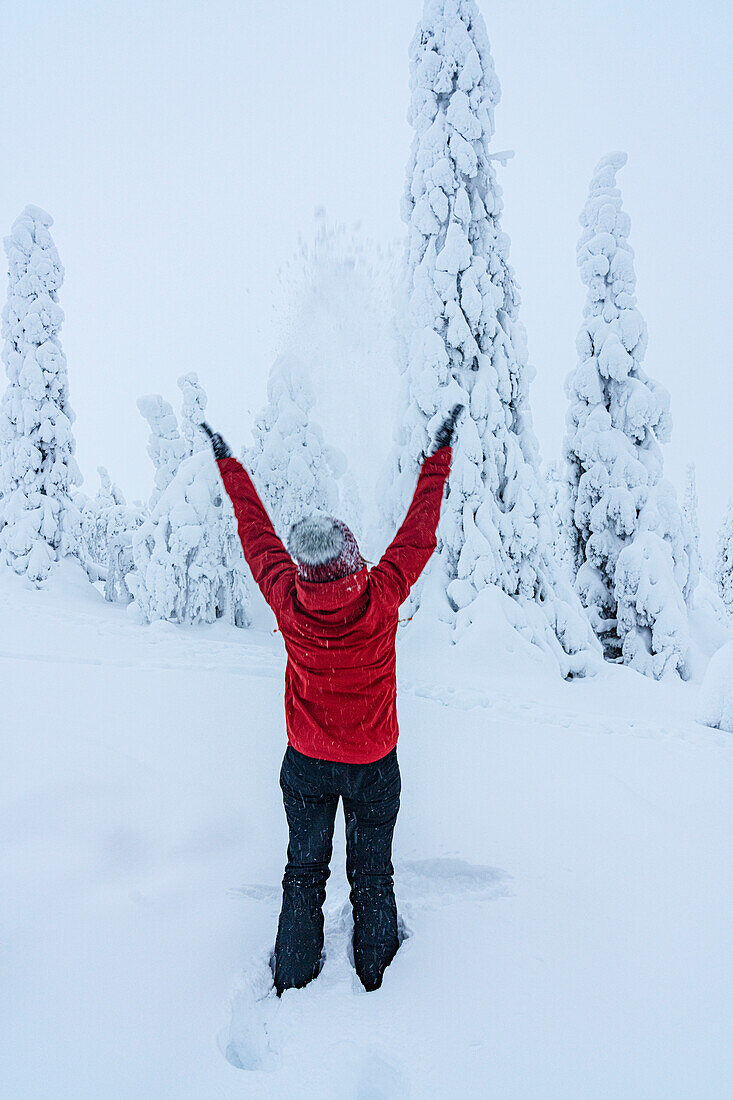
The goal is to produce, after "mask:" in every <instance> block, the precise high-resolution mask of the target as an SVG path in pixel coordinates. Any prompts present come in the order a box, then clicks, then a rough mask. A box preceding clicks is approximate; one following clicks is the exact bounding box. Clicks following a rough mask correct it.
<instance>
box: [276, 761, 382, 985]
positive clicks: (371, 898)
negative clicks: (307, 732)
mask: <svg viewBox="0 0 733 1100" xmlns="http://www.w3.org/2000/svg"><path fill="white" fill-rule="evenodd" d="M280 786H281V788H282V792H283V801H284V803H285V813H286V815H287V819H288V826H289V828H290V840H289V843H288V862H287V866H286V868H285V876H284V878H283V904H282V911H281V913H280V923H279V925H278V930H277V940H276V942H275V967H274V970H275V988H276V989H277V993H278V996H279V995H280V994H281V993H282V991H283V990H284V989H290V988H296V989H299V988H300V987H301V986H304V985H306V984H307V983H308V982H309V981H311V980H312V979H313V978H315V977H316V976H317V975H318V972H319V971H320V968H321V952H322V950H323V902H324V901H325V898H326V879H327V878H328V875H329V868H328V865H329V863H330V860H331V851H332V840H333V823H334V818H335V816H336V807H337V806H338V800H339V797H341V798H343V800H344V816H345V818H346V875H347V877H348V880H349V884H350V886H351V905H352V908H353V911H354V965H355V968H356V972H357V974H358V975H359V977H360V979H361V981H362V983H363V985H364V987H365V988H366V989H370V990H371V989H378V988H379V986H380V985H381V984H382V975H383V973H384V971H385V969H386V967H387V966H389V964H390V962H391V961H392V959H393V958H394V956H395V953H396V951H397V947H398V941H397V907H396V905H395V899H394V888H393V880H392V876H393V874H394V869H393V867H392V833H393V832H394V826H395V821H396V820H397V811H398V810H399V807H400V769H399V765H398V763H397V752H396V750H395V749H393V750H392V752H390V753H388V754H387V756H385V757H383V758H382V759H381V760H377V761H375V762H374V763H373V764H339V763H334V762H332V761H330V760H314V759H312V758H311V757H309V756H303V754H302V753H299V752H296V751H295V749H293V748H291V747H290V746H288V749H287V751H286V753H285V759H284V760H283V765H282V770H281V772H280Z"/></svg>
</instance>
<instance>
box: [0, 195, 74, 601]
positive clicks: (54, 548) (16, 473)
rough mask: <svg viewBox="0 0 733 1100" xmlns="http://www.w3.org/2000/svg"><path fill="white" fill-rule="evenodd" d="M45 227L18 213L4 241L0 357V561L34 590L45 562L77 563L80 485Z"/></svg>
mask: <svg viewBox="0 0 733 1100" xmlns="http://www.w3.org/2000/svg"><path fill="white" fill-rule="evenodd" d="M52 225H53V218H51V217H50V215H49V214H46V213H45V211H43V210H40V209H39V208H38V207H37V206H26V208H25V210H24V211H23V213H22V214H21V215H20V217H19V218H17V219H16V221H15V222H14V223H13V227H12V229H11V232H10V236H9V237H6V239H5V251H6V253H7V256H8V262H9V281H8V300H7V304H6V306H5V308H4V309H3V315H2V335H3V337H4V340H5V343H4V347H3V356H2V357H3V362H4V364H5V369H6V372H7V375H8V379H9V385H8V387H7V389H6V391H5V394H4V396H3V399H2V404H1V405H0V553H1V554H2V557H3V559H4V561H5V562H6V564H8V565H10V566H11V567H12V568H13V569H14V570H15V572H16V573H20V574H25V575H26V576H27V577H28V578H29V580H31V581H33V582H34V583H35V584H42V583H43V581H44V580H46V578H47V577H48V575H49V572H50V570H51V568H52V565H53V563H54V562H55V561H58V560H59V559H60V558H62V557H64V556H65V555H68V554H73V555H77V554H79V553H80V537H79V536H80V515H79V510H78V508H77V507H76V504H75V503H74V500H73V494H74V489H75V487H76V486H77V485H79V484H80V483H81V475H80V473H79V470H78V467H77V465H76V460H75V458H74V451H75V449H76V445H75V441H74V435H73V432H72V424H73V422H74V413H73V412H72V410H71V406H70V404H69V386H68V377H67V370H66V357H65V356H64V353H63V351H62V349H61V344H60V341H59V336H58V333H59V329H60V328H61V324H62V322H63V319H64V314H63V311H62V309H61V307H60V306H59V304H58V292H59V288H60V287H61V284H62V283H63V280H64V269H63V267H62V265H61V261H60V259H59V254H58V252H57V251H56V246H55V244H54V242H53V239H52V237H51V234H50V233H49V228H50V226H52Z"/></svg>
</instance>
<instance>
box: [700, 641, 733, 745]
mask: <svg viewBox="0 0 733 1100" xmlns="http://www.w3.org/2000/svg"><path fill="white" fill-rule="evenodd" d="M698 718H699V719H700V721H701V722H704V723H705V725H706V726H714V727H715V729H719V730H727V731H728V732H729V733H733V642H727V643H726V644H725V645H724V646H722V648H721V649H719V650H718V652H717V653H714V654H713V656H712V657H711V658H710V664H709V665H708V667H707V671H706V673H705V678H704V679H703V682H702V686H701V688H700V698H699V701H698Z"/></svg>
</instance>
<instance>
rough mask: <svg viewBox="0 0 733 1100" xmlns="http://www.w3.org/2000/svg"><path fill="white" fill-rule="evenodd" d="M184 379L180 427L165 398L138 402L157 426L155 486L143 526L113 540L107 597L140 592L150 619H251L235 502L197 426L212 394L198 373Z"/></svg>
mask: <svg viewBox="0 0 733 1100" xmlns="http://www.w3.org/2000/svg"><path fill="white" fill-rule="evenodd" d="M178 385H179V387H180V389H181V392H182V394H183V412H182V421H181V429H180V430H179V426H178V420H177V419H176V415H175V413H174V412H173V409H172V408H171V406H170V405H169V404H168V402H167V401H164V400H163V399H162V397H159V396H157V395H155V396H152V397H146V398H141V399H140V401H138V407H139V408H140V411H141V412H142V414H143V416H145V418H146V419H147V421H148V423H149V424H150V429H151V436H150V443H149V446H148V453H149V454H150V457H151V458H152V460H153V464H154V466H155V488H154V490H153V495H152V497H151V501H150V510H149V513H148V514H147V515H146V516H145V517H142V518H141V524H140V526H136V527H134V528H133V529H130V528H128V529H127V530H125V531H122V532H120V534H119V535H118V536H117V537H116V538H115V539H114V540H113V542H112V544H111V546H110V555H109V556H110V563H109V575H108V578H107V593H106V594H107V598H108V599H127V598H129V597H132V598H134V600H135V604H136V606H137V609H138V610H139V612H140V614H141V616H142V617H143V619H145V621H146V622H152V621H153V620H155V619H165V620H168V621H169V622H179V623H197V622H206V623H210V622H214V620H215V619H219V618H225V619H227V620H228V621H229V622H230V623H232V624H233V625H234V626H241V627H244V626H248V625H249V621H250V620H249V614H248V605H249V583H248V572H247V567H246V564H245V561H244V555H243V554H242V547H241V544H240V542H239V535H238V531H237V521H236V518H235V516H234V509H233V507H232V504H231V501H230V500H229V497H228V496H227V494H226V493H225V492H224V489H223V487H222V484H221V478H220V477H219V470H218V467H217V465H216V463H215V461H214V459H213V457H212V454H211V448H210V446H209V443H208V440H206V438H205V436H204V435H203V433H202V432H200V431H199V430H198V424H199V423H200V422H201V420H202V419H203V416H204V410H205V408H206V393H205V392H204V390H203V388H202V387H201V385H200V384H199V381H198V378H197V376H196V375H195V374H188V375H184V376H183V377H182V378H180V379H179V382H178ZM202 441H203V444H205V446H204V445H202Z"/></svg>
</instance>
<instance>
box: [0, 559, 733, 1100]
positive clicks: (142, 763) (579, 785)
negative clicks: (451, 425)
mask: <svg viewBox="0 0 733 1100" xmlns="http://www.w3.org/2000/svg"><path fill="white" fill-rule="evenodd" d="M258 599H259V598H258ZM254 613H255V618H256V628H255V629H253V630H236V629H235V628H233V627H229V626H225V625H223V624H217V625H216V626H213V627H190V628H185V627H176V626H172V625H168V624H163V623H157V624H153V625H152V626H148V627H142V626H140V625H138V624H137V623H136V622H135V621H134V619H133V617H132V616H131V615H130V614H129V613H128V612H126V611H125V610H124V608H121V607H116V606H110V605H108V604H105V603H104V602H103V601H102V599H101V596H100V595H99V594H98V592H97V591H96V589H94V588H93V587H92V586H90V585H89V584H88V582H87V581H86V579H85V578H84V577H83V576H82V575H81V574H80V573H79V572H78V571H77V569H76V567H73V566H70V565H67V564H64V565H62V567H60V568H59V570H58V571H57V573H56V574H55V575H54V577H53V579H52V582H51V584H50V586H49V588H48V589H47V590H45V591H41V592H35V591H31V590H29V589H28V588H26V587H25V585H24V584H23V583H22V582H21V581H20V580H19V579H18V578H16V577H14V576H11V575H9V573H8V572H7V571H4V572H3V573H2V574H0V621H1V622H2V641H1V642H0V658H1V663H0V676H1V677H2V679H1V680H0V690H2V699H3V718H4V721H3V729H4V734H5V736H4V752H3V768H2V773H1V775H0V785H1V789H2V810H1V811H0V814H1V820H2V837H3V844H2V868H1V870H0V873H1V874H2V882H3V893H4V905H3V907H2V910H1V913H0V921H1V929H2V931H1V936H2V956H3V971H4V973H3V977H2V990H3V996H2V1000H3V1009H4V1012H3V1021H2V1027H1V1028H0V1049H1V1051H2V1056H1V1062H2V1067H3V1068H2V1070H1V1071H0V1080H1V1081H2V1094H3V1095H4V1096H8V1097H13V1098H14V1100H21V1098H23V1100H25V1098H31V1097H32V1098H33V1100H63V1098H67V1097H69V1098H71V1097H73V1098H75V1100H76V1098H79V1097H90V1098H95V1100H96V1098H100V1100H108V1098H117V1097H124V1098H130V1100H132V1098H136V1100H137V1098H139V1097H155V1098H156V1100H164V1098H175V1100H183V1098H189V1097H190V1098H192V1100H194V1098H195V1100H209V1098H211V1100H220V1098H226V1097H230V1096H231V1097H241V1096H248V1097H250V1096H251V1097H263V1098H264V1097H275V1096H278V1097H279V1096H283V1097H284V1096H294V1095H305V1096H310V1095H314V1096H319V1097H342V1098H343V1097H407V1096H411V1097H419V1098H422V1097H431V1096H436V1097H445V1096H469V1095H471V1096H478V1095H482V1096H496V1097H502V1098H507V1097H522V1098H525V1097H527V1098H529V1097H531V1098H532V1100H537V1098H544V1097H548V1098H549V1097H552V1098H555V1097H557V1098H563V1100H566V1098H568V1097H601V1096H602V1097H619V1098H620V1097H623V1098H624V1100H633V1098H637V1097H638V1098H640V1100H641V1098H644V1100H650V1098H653V1097H660V1098H661V1097H664V1098H665V1100H667V1098H670V1097H693V1096H694V1097H705V1098H706V1100H713V1098H720V1100H724V1098H725V1100H727V1098H729V1097H730V1095H731V1094H732V1092H733V1053H732V1050H731V1044H730V1022H731V1007H732V1006H731V989H732V988H733V960H732V957H731V934H730V923H731V922H730V914H731V909H732V906H731V903H732V902H733V884H732V882H731V873H730V872H731V855H732V852H731V847H732V841H731V838H732V837H733V820H732V819H733V799H732V798H731V794H732V793H733V785H732V784H731V777H732V771H731V761H732V759H733V756H732V753H733V740H732V739H731V735H730V734H726V733H724V732H721V731H718V730H713V729H709V728H707V727H705V726H702V725H700V724H698V723H697V722H696V721H695V714H696V710H697V701H698V687H697V686H696V684H695V683H690V684H683V683H682V682H680V681H678V680H672V681H669V682H662V683H655V682H651V681H649V680H648V679H645V678H643V677H641V676H639V675H637V674H636V673H634V672H631V671H629V670H626V669H623V668H617V667H605V668H604V669H603V670H602V672H601V673H600V674H599V675H598V676H597V677H595V678H593V679H589V680H586V681H580V682H577V681H576V682H575V683H570V684H568V683H564V682H563V681H561V680H560V679H559V678H558V676H557V674H556V672H555V670H554V667H552V666H551V665H549V664H548V663H547V662H546V660H545V658H544V657H543V656H542V655H541V654H540V653H539V651H537V650H535V649H533V648H532V647H530V646H529V645H528V644H525V643H524V642H523V641H522V639H521V638H520V637H519V636H518V635H517V634H516V633H514V632H511V631H509V630H508V628H507V627H505V626H503V625H502V622H503V620H502V616H501V615H500V614H498V612H497V614H496V615H495V616H493V617H487V622H492V623H494V624H495V625H493V626H491V627H488V626H487V627H485V628H481V629H479V627H478V626H477V627H476V628H475V629H474V630H473V631H471V632H468V635H467V636H466V637H465V638H464V639H463V640H462V642H461V643H460V645H458V646H451V645H450V642H449V640H448V638H447V635H445V634H443V633H441V632H440V631H438V632H437V633H435V632H428V631H427V630H426V628H425V626H424V624H422V623H421V622H419V621H416V622H415V623H413V624H412V625H411V626H410V627H408V628H407V629H406V630H405V631H404V633H402V634H401V635H400V637H399V639H398V654H399V656H398V669H399V679H400V688H399V691H400V695H399V712H400V721H401V730H402V734H401V739H400V744H399V750H398V751H399V756H400V762H401V767H402V773H403V806H402V810H401V813H400V818H399V821H398V825H397V831H396V838H395V864H396V886H397V894H398V905H399V908H400V911H401V915H402V919H403V922H404V925H405V928H406V932H407V933H408V938H407V939H406V940H405V942H404V944H403V946H402V948H401V949H400V952H399V953H398V955H397V957H396V959H395V961H394V962H393V964H392V966H391V967H390V968H389V970H388V971H387V974H386V977H385V982H384V985H383V987H382V989H381V990H380V991H378V992H377V993H373V994H365V993H364V992H363V990H362V989H361V987H360V986H359V984H358V981H357V980H356V978H355V975H354V972H353V969H352V968H351V965H350V962H349V958H348V931H349V925H348V922H349V915H348V905H345V901H346V898H347V887H346V882H345V877H344V873H343V869H342V868H343V858H344V852H343V838H342V836H341V835H340V832H339V830H342V828H343V823H342V819H341V815H339V820H338V821H337V838H336V839H337V842H336V847H335V853H334V861H333V869H334V870H333V873H332V878H331V881H330V883H329V896H328V901H327V928H328V934H327V944H326V949H327V961H326V966H325V968H324V971H323V973H322V975H321V977H319V979H318V980H317V981H316V982H315V983H313V984H312V985H311V986H310V987H308V988H307V989H306V990H302V991H294V992H290V993H287V994H286V995H285V996H284V997H283V999H282V1000H281V1001H277V1000H276V999H274V998H272V997H271V996H266V995H265V994H266V990H265V975H266V965H267V953H268V951H269V949H270V948H271V945H272V942H273V939H274V932H275V922H276V916H277V910H278V903H279V880H280V876H281V873H282V865H283V859H284V852H285V839H286V831H285V823H284V817H283V813H282V807H281V803H280V793H279V789H278V769H279V763H280V758H281V755H282V751H283V748H284V733H283V715H282V677H283V667H284V658H283V653H282V647H281V642H280V639H279V637H278V636H277V635H276V634H273V633H272V625H273V624H272V621H271V620H270V618H269V612H267V609H266V608H264V606H263V605H262V604H261V602H258V604H257V607H256V608H255V609H254ZM693 629H694V630H696V631H697V633H698V634H701V631H703V629H704V630H706V631H707V634H706V638H707V639H708V641H707V643H706V644H707V650H706V649H705V648H704V646H702V647H701V646H699V647H698V660H697V665H696V667H695V675H696V677H697V679H698V680H699V678H700V676H701V675H702V672H703V670H704V664H705V661H706V659H707V658H708V657H709V650H710V649H711V648H714V646H715V645H720V644H722V643H723V642H724V641H725V640H727V638H728V637H729V636H730V635H729V634H728V633H727V632H726V631H725V630H724V629H723V628H722V627H713V625H712V622H711V619H710V616H709V614H708V613H707V612H706V611H705V610H704V609H703V610H701V611H700V612H699V614H698V617H697V619H696V618H695V617H694V616H693ZM469 636H470V638H469ZM711 638H713V639H714V641H713V642H710V640H709V639H711ZM469 643H470V644H469ZM227 1050H228V1052H229V1058H230V1059H231V1060H232V1061H235V1062H236V1061H237V1060H238V1061H239V1062H240V1063H241V1064H242V1065H250V1066H252V1065H257V1064H258V1063H259V1065H260V1066H261V1068H255V1069H246V1070H245V1069H238V1068H235V1066H234V1065H232V1064H231V1062H229V1061H227V1060H226V1058H225V1056H224V1054H225V1052H227Z"/></svg>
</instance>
